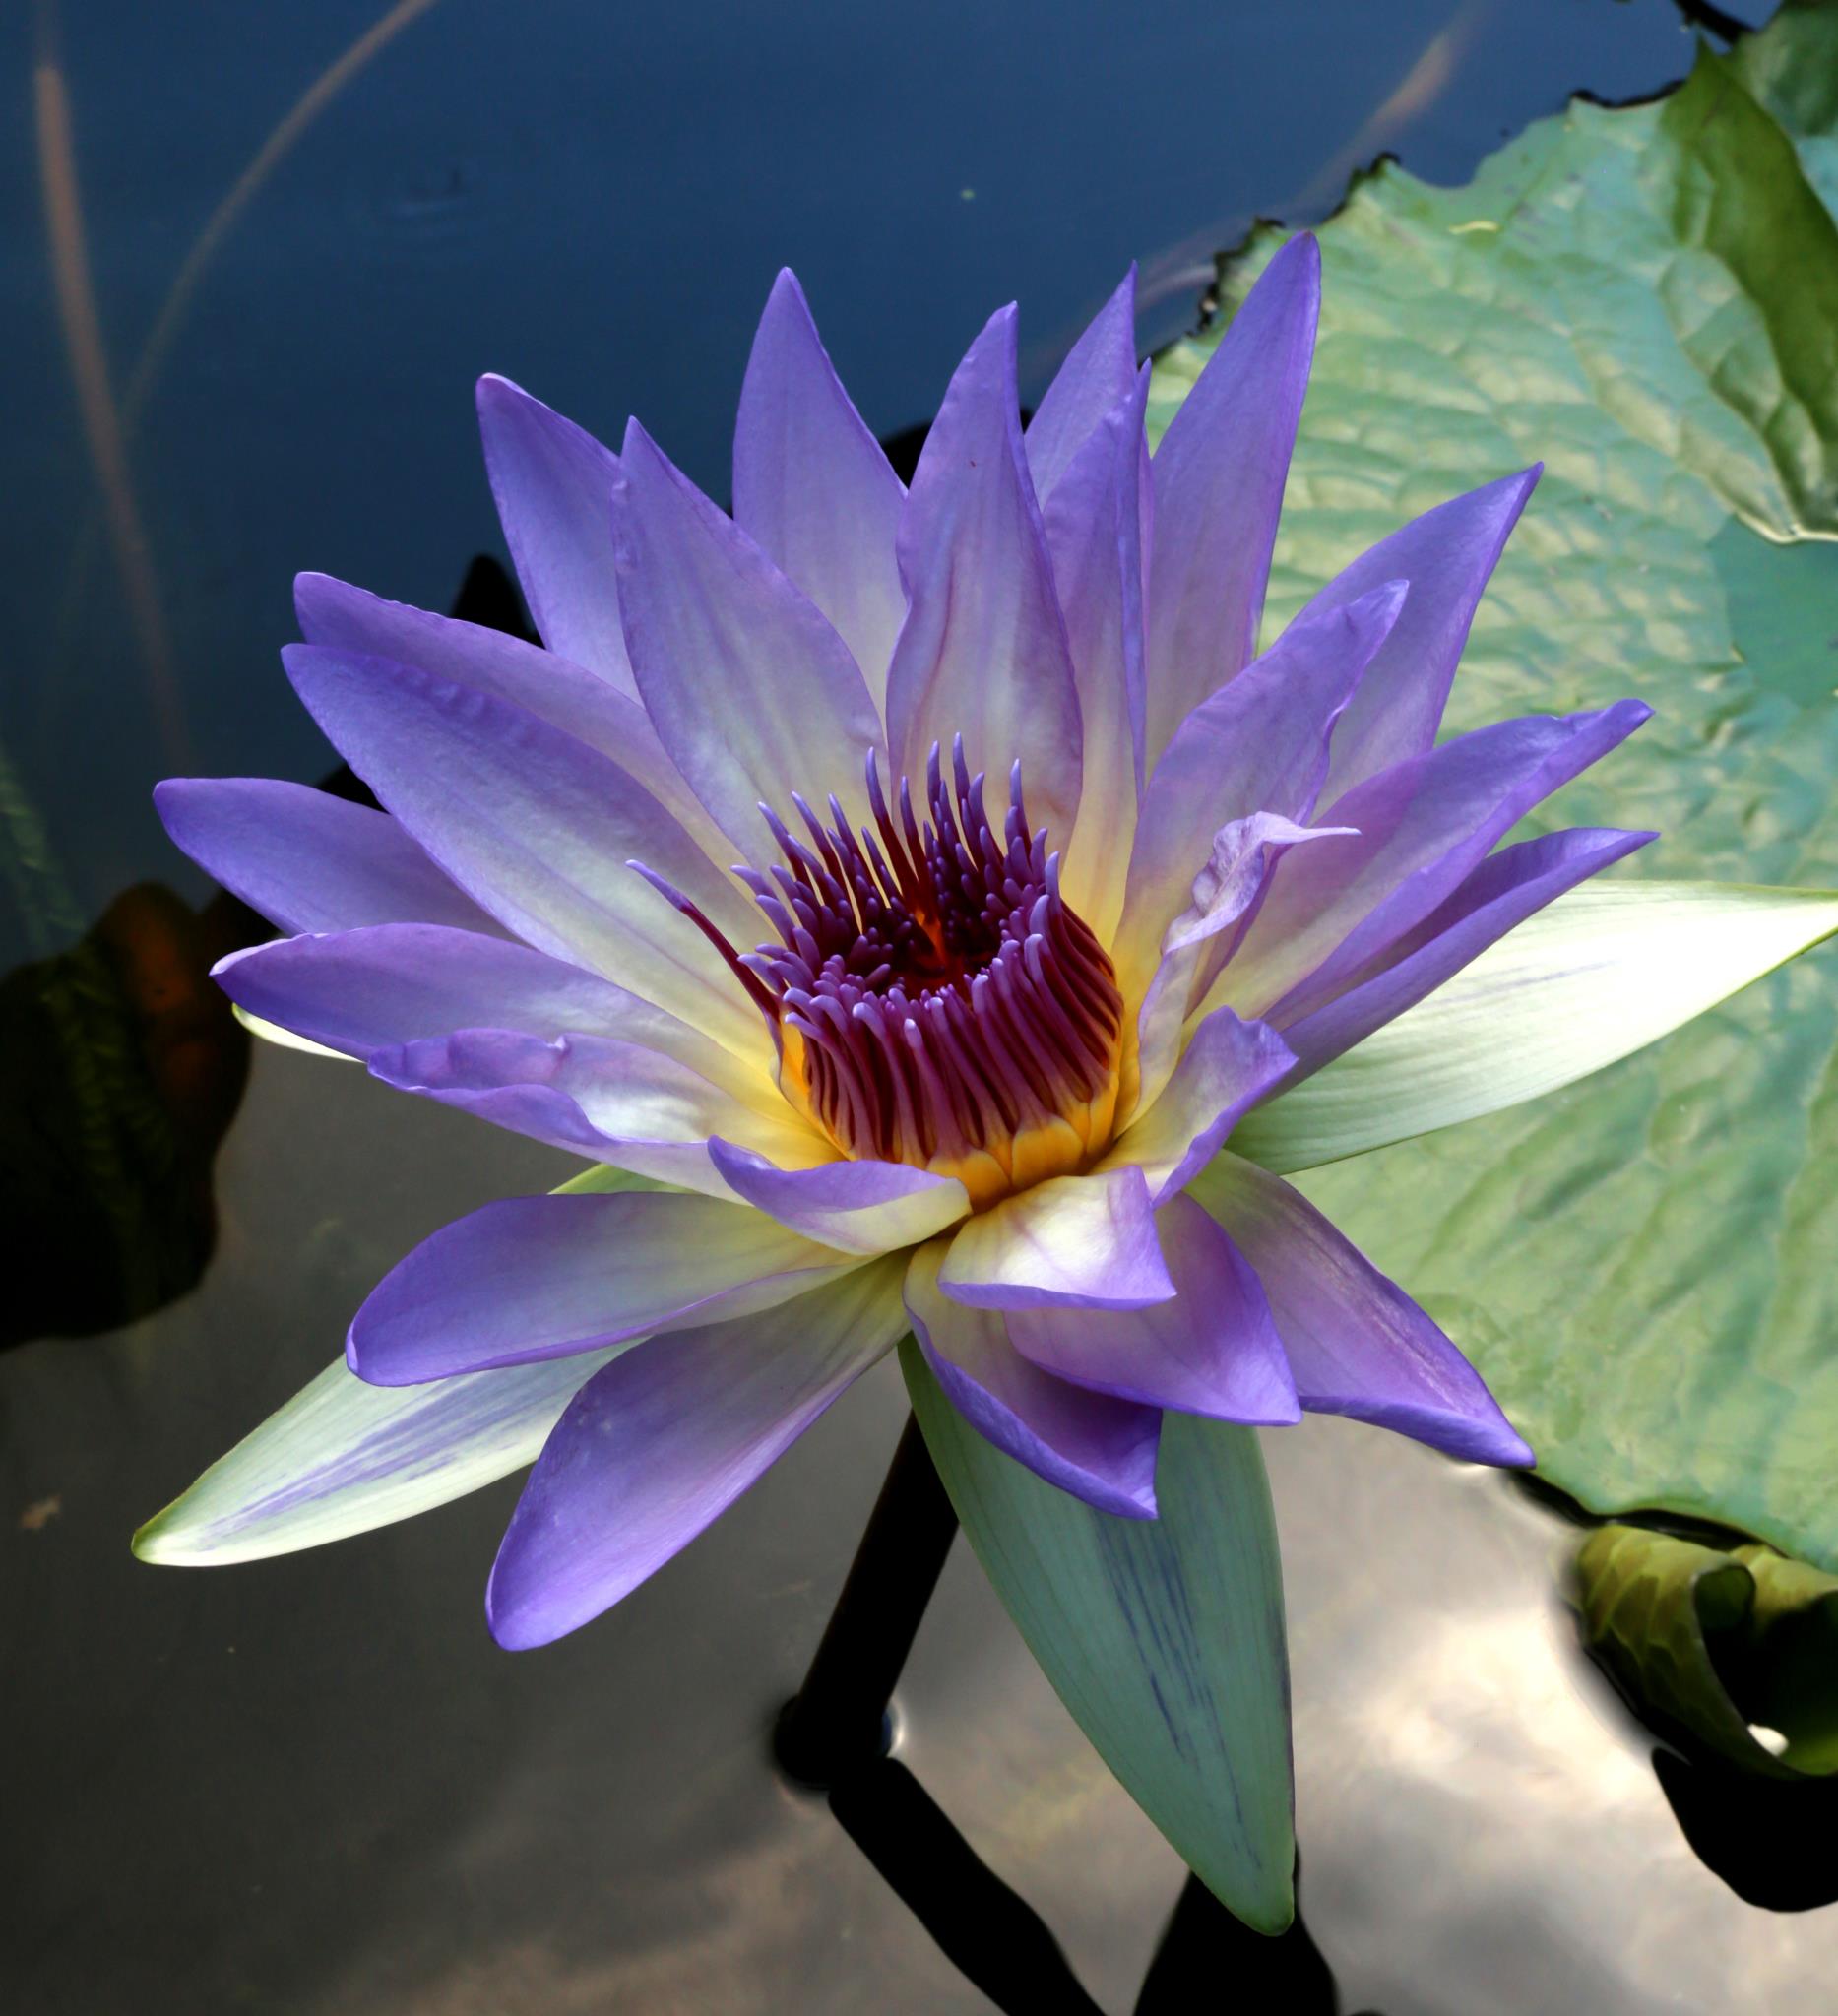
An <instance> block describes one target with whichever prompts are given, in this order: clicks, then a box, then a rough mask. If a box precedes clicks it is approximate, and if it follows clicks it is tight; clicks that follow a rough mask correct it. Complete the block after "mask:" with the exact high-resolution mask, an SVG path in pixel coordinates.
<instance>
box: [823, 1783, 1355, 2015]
mask: <svg viewBox="0 0 1838 2016" xmlns="http://www.w3.org/2000/svg"><path fill="white" fill-rule="evenodd" d="M830 1810H831V1812H833V1813H834V1814H835V1815H836V1818H837V1820H838V1822H839V1823H840V1825H841V1826H842V1828H843V1831H844V1832H845V1833H846V1834H847V1835H848V1836H849V1838H850V1839H851V1840H852V1841H853V1842H854V1843H855V1844H856V1847H857V1848H858V1849H860V1851H861V1852H862V1854H863V1855H864V1856H866V1857H867V1859H868V1860H869V1861H870V1862H872V1863H873V1865H874V1867H875V1869H876V1870H877V1871H878V1872H879V1873H880V1875H881V1876H882V1877H884V1878H885V1880H886V1882H887V1885H888V1887H889V1888H890V1889H891V1890H892V1891H893V1892H894V1894H895V1895H896V1896H897V1897H898V1898H899V1899H900V1901H901V1902H902V1903H903V1904H904V1905H905V1906H906V1907H907V1909H908V1910H909V1911H911V1912H912V1914H913V1915H914V1917H915V1918H917V1919H918V1920H919V1922H920V1924H922V1925H923V1926H924V1927H925V1929H926V1931H927V1932H929V1933H930V1934H931V1936H932V1938H933V1939H934V1940H936V1942H937V1944H938V1947H939V1950H940V1951H941V1952H942V1953H943V1954H944V1955H945V1957H946V1959H948V1960H949V1961H950V1962H951V1964H952V1965H953V1966H954V1967H955V1968H957V1970H958V1971H959V1972H960V1973H961V1974H962V1975H963V1976H964V1978H965V1980H966V1981H969V1982H971V1983H973V1984H974V1985H976V1986H977V1987H979V1988H981V1989H982V1992H983V1993H984V1994H985V1995H987V1996H988V1998H989V2000H990V2001H991V2002H993V2003H994V2004H995V2006H996V2007H997V2008H998V2009H1001V2010H1003V2011H1005V2012H1007V2016H1094V2012H1096V2011H1097V2009H1098V2004H1097V2003H1096V2002H1095V2001H1093V1999H1092V1998H1091V1996H1090V1995H1089V1994H1087V1992H1086V1991H1085V1989H1084V1987H1083V1986H1082V1985H1080V1983H1079V1981H1078V1978H1077V1977H1076V1976H1075V1975H1074V1974H1073V1972H1072V1968H1071V1966H1070V1964H1069V1963H1068V1962H1067V1960H1066V1957H1065V1955H1064V1953H1062V1952H1061V1951H1060V1948H1059V1943H1058V1941H1057V1940H1056V1939H1055V1938H1054V1937H1053V1935H1052V1933H1051V1931H1050V1930H1049V1929H1048V1928H1047V1926H1046V1923H1045V1922H1043V1921H1042V1919H1041V1918H1040V1916H1039V1914H1038V1913H1036V1912H1035V1910H1034V1908H1033V1907H1032V1906H1031V1905H1030V1904H1029V1903H1028V1902H1027V1901H1026V1900H1025V1899H1024V1898H1022V1897H1021V1896H1019V1895H1018V1894H1017V1893H1016V1892H1015V1891H1014V1890H1012V1889H1010V1888H1009V1886H1008V1885H1007V1884H1006V1883H1004V1882H1003V1881H1002V1879H1001V1877H999V1876H998V1875H996V1873H995V1872H994V1870H992V1869H991V1868H989V1866H988V1865H987V1864H986V1863H985V1862H984V1861H983V1860H982V1859H981V1858H980V1857H979V1856H978V1854H977V1852H976V1850H975V1849H973V1848H972V1847H971V1846H970V1844H969V1843H968V1842H967V1841H966V1840H965V1839H964V1837H963V1835H962V1834H960V1833H959V1832H958V1830H957V1828H956V1827H955V1826H954V1825H953V1824H952V1822H951V1820H950V1818H949V1816H948V1815H947V1814H946V1813H945V1812H944V1810H943V1809H942V1808H941V1807H940V1806H939V1805H938V1803H937V1801H936V1800H935V1799H933V1798H932V1796H931V1795H930V1794H929V1793H928V1792H926V1790H925V1788H924V1787H923V1786H922V1785H921V1784H920V1783H919V1780H918V1779H917V1778H916V1777H914V1775H913V1773H912V1772H911V1771H909V1770H908V1769H907V1767H906V1766H905V1765H904V1764H902V1763H901V1762H900V1760H899V1759H898V1758H897V1757H882V1758H879V1759H877V1760H876V1761H875V1762H873V1763H872V1764H869V1765H866V1766H864V1767H863V1768H862V1769H860V1770H858V1771H856V1772H854V1773H852V1774H851V1775H850V1776H849V1777H848V1778H847V1779H845V1780H844V1781H843V1783H842V1784H840V1785H838V1786H836V1787H834V1788H833V1789H832V1790H831V1793H830ZM1297 1880H1298V1886H1299V1883H1300V1868H1299V1866H1298V1870H1297ZM1227 1983H1229V1984H1230V1985H1231V1991H1232V1994H1233V1996H1234V1998H1235V2000H1236V2002H1237V2004H1238V2006H1240V2007H1243V2008H1246V2009H1273V2010H1274V2009H1280V2010H1282V2011H1283V2012H1284V2016H1340V2010H1341V2001H1340V1994H1339V1990H1338V1988H1337V1987H1336V1985H1335V1982H1334V1975H1333V1971H1332V1970H1331V1969H1330V1968H1329V1966H1328V1964H1327V1962H1326V1960H1324V1959H1323V1958H1322V1955H1321V1949H1320V1948H1319V1947H1318V1946H1317V1945H1316V1944H1315V1943H1314V1940H1313V1939H1312V1938H1311V1937H1310V1936H1309V1933H1308V1929H1307V1927H1306V1925H1305V1924H1304V1923H1303V1922H1302V1920H1301V1917H1300V1915H1299V1913H1298V1916H1297V1919H1296V1922H1294V1923H1293V1924H1292V1925H1291V1926H1290V1928H1289V1930H1288V1931H1286V1932H1284V1933H1282V1934H1281V1935H1280V1936H1279V1937H1277V1938H1267V1937H1265V1935H1264V1934H1263V1933H1261V1932H1255V1931H1252V1930H1251V1929H1250V1927H1249V1926H1247V1925H1244V1924H1241V1923H1240V1922H1238V1920H1236V1918H1234V1917H1233V1916H1232V1914H1231V1913H1230V1912H1229V1911H1228V1910H1227V1909H1226V1908H1225V1906H1224V1905H1222V1904H1221V1903H1220V1902H1219V1901H1218V1899H1217V1898H1215V1897H1214V1896H1213V1894H1212V1893H1211V1891H1209V1890H1208V1889H1207V1888H1206V1886H1205V1885H1204V1884H1203V1883H1202V1882H1201V1881H1200V1880H1199V1878H1198V1877H1197V1876H1189V1877H1188V1878H1187V1881H1186V1885H1185V1887H1184V1888H1183V1889H1182V1891H1181V1893H1180V1896H1179V1898H1178V1900H1177V1901H1176V1903H1175V1906H1174V1910H1173V1915H1172V1916H1171V1918H1170V1919H1169V1922H1168V1925H1167V1928H1166V1929H1165V1930H1164V1932H1163V1934H1162V1938H1161V1942H1160V1943H1159V1945H1158V1946H1157V1947H1156V1951H1155V1957H1154V1958H1153V1959H1152V1960H1151V1961H1150V1963H1149V1971H1148V1973H1147V1975H1146V1976H1145V1977H1144V1979H1143V1984H1142V1992H1141V1994H1140V1995H1139V1996H1138V1997H1137V2000H1136V2004H1135V2012H1136V2016H1185V2012H1188V2011H1191V2010H1194V2009H1200V2008H1205V2007H1208V2006H1211V2004H1212V2003H1213V2002H1214V2001H1216V2000H1217V1998H1218V1995H1219V1991H1220V1988H1221V1985H1222V1984H1227ZM1363 2016H1375V2012H1369V2011H1368V2012H1363Z"/></svg>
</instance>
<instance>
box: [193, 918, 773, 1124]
mask: <svg viewBox="0 0 1838 2016" xmlns="http://www.w3.org/2000/svg"><path fill="white" fill-rule="evenodd" d="M215 977H216V979H217V982H218V984H219V986H221V987H222V989H223V991H224V992H225V993H226V994H227V995H228V996H229V997H230V999H231V1000H232V1001H234V1002H235V1003H236V1004H237V1006H238V1007H240V1008H244V1009H246V1010H247V1011H248V1012H249V1013H250V1014H251V1015H254V1016H257V1017H259V1018H260V1019H261V1020H262V1021H264V1022H272V1023H275V1024H278V1025H279V1026H280V1027H281V1028H283V1029H287V1030H291V1031H292V1032H293V1033H294V1034H295V1035H296V1036H303V1037H305V1038H306V1039H307V1040H309V1041H311V1042H316V1043H322V1044H324V1045H325V1046H326V1047H327V1048H328V1049H334V1050H342V1051H344V1052H345V1053H346V1054H347V1055H349V1056H352V1057H362V1058H366V1059H367V1058H369V1057H372V1056H374V1055H375V1054H376V1052H378V1051H379V1050H390V1049H395V1048H396V1047H397V1046H398V1045H400V1044H403V1043H407V1042H412V1041H413V1040H415V1039H416V1038H419V1037H441V1036H446V1035H448V1034H450V1033H451V1032H452V1031H454V1030H456V1029H467V1028H471V1027H475V1026H478V1027H489V1028H493V1029H500V1030H520V1031H522V1032H523V1033H525V1034H526V1035H529V1036H536V1037H542V1038H549V1037H557V1036H562V1035H565V1034H568V1033H569V1032H579V1033H582V1034H586V1035H593V1036H603V1037H614V1038H617V1039H618V1040H621V1041H623V1042H631V1043H641V1044H643V1045H644V1046H645V1047H646V1048H647V1049H653V1050H657V1051H659V1052H661V1053H662V1054H663V1055H665V1056H666V1057H672V1058H674V1059H675V1060H676V1061H677V1062H678V1063H679V1064H683V1065H685V1066H687V1067H688V1069H690V1070H691V1071H695V1072H699V1073H700V1074H701V1075H702V1076H703V1077H705V1078H708V1079H711V1080H713V1082H714V1083H716V1084H717V1085H719V1086H721V1087H722V1088H723V1089H724V1090H725V1091H726V1092H728V1093H729V1095H731V1096H732V1097H733V1098H735V1099H738V1100H741V1101H743V1102H744V1103H748V1104H750V1105H752V1106H754V1107H755V1108H756V1109H759V1110H764V1111H769V1112H771V1111H780V1110H784V1109H786V1108H785V1102H784V1101H783V1100H782V1099H781V1098H780V1097H779V1095H778V1092H777V1090H776V1088H774V1087H773V1086H772V1085H771V1084H770V1083H769V1081H768V1080H767V1078H766V1076H765V1074H764V1072H761V1071H755V1070H752V1069H750V1068H749V1067H748V1066H746V1065H744V1064H742V1063H741V1062H740V1061H739V1060H738V1059H737V1058H735V1057H733V1056H732V1055H730V1054H729V1052H728V1051H727V1050H725V1049H723V1048H722V1046H721V1044H719V1043H717V1042H714V1041H712V1040H710V1039H709V1038H708V1037H706V1036H704V1035H703V1034H702V1033H701V1032H700V1031H699V1030H696V1029H692V1028H690V1026H689V1025H688V1024H687V1023H685V1022H680V1021H678V1020H677V1018H676V1017H675V1016H673V1015H669V1014H666V1013H665V1011H664V1010H663V1009H662V1008H655V1007H653V1006H652V1004H651V1003H650V1002H649V1001H641V1000H639V999H638V997H637V996H636V995H635V994H628V993H627V992H626V991H625V990H624V989H623V988H622V987H615V986H614V985H612V983H611V982H610V981H609V980H603V979H602V978H601V977H599V975H598V974H591V973H586V972H583V971H582V969H581V968H580V967H578V966H570V965H569V964H568V963H567V962H566V961H564V960H560V959H551V958H549V956H548V955H547V954H546V953H543V952H536V951H533V950H532V949H531V948H530V947H529V946H528V945H518V944H515V943H513V942H511V941H510V940H508V939H503V938H485V937H481V936H479V935H478V934H476V933H475V932H472V931H454V930H448V929H444V928H442V927H441V926H439V925H435V924H385V925H379V926H378V927H376V928H375V929H372V930H362V931H340V932H336V933H333V934H331V935H329V936H325V937H302V938H286V939H283V940H282V941H281V942H280V943H278V944H273V945H255V946H251V947H250V948H249V949H248V950H247V951H245V952H233V953H231V954H230V956H229V957H228V958H227V959H224V960H221V961H220V962H219V963H218V966H217V968H216V969H215Z"/></svg>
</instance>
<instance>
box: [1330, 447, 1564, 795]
mask: <svg viewBox="0 0 1838 2016" xmlns="http://www.w3.org/2000/svg"><path fill="white" fill-rule="evenodd" d="M1543 467H1544V465H1543V464H1542V463H1541V464H1540V465H1538V466H1537V467H1536V468H1533V469H1528V470H1522V471H1521V472H1520V473H1518V474H1517V475H1512V476H1506V477H1504V478H1503V479H1502V480H1501V481H1499V482H1494V483H1489V484H1487V485H1486V487H1485V488H1483V489H1479V490H1471V491H1469V493H1468V494H1467V496H1465V497H1457V498H1455V499H1453V500H1452V501H1451V502H1450V503H1447V504H1439V505H1437V507H1436V508H1435V509H1434V510H1433V511H1426V512H1425V513H1424V515H1423V517H1421V518H1418V519H1414V520H1413V521H1412V522H1411V523H1410V524H1409V525H1407V526H1405V527H1404V528H1403V530H1402V531H1400V532H1394V533H1393V534H1392V535H1391V536H1390V537H1389V538H1386V539H1381V540H1380V541H1379V542H1378V544H1377V545H1375V546H1373V547H1371V548H1370V549H1369V550H1368V551H1366V552H1364V553H1362V554H1361V556H1360V557H1359V559H1357V560H1356V561H1354V563H1353V564H1352V566H1350V567H1348V568H1347V569H1346V570H1345V571H1344V572H1343V573H1341V574H1340V575H1338V576H1337V577H1336V578H1335V579H1334V580H1333V581H1330V582H1329V583H1328V585H1327V586H1326V587H1325V588H1324V589H1322V591H1321V592H1320V594H1319V595H1317V596H1316V597H1315V599H1313V600H1312V601H1311V602H1310V603H1309V604H1308V607H1307V608H1306V609H1304V610H1303V611H1302V614H1303V615H1304V616H1306V615H1308V614H1309V613H1310V612H1311V611H1316V610H1324V609H1330V608H1339V607H1341V606H1343V605H1344V604H1345V603H1347V602H1350V601H1352V600H1353V599H1355V598H1356V597H1359V596H1362V595H1364V594H1366V593H1367V592H1368V591H1369V590H1371V589H1374V588H1376V587H1377V586H1378V585H1379V584H1380V583H1381V582H1385V581H1408V582H1409V583H1410V584H1411V594H1410V599H1409V600H1408V601H1407V602H1406V603H1405V605H1404V612H1403V614H1402V615H1401V616H1400V617H1399V618H1398V622H1397V626H1396V628H1395V629H1394V630H1393V631H1392V633H1391V635H1390V636H1389V637H1388V638H1386V640H1385V642H1384V645H1383V647H1382V648H1381V649H1380V651H1379V652H1378V654H1377V656H1376V657H1375V658H1374V659H1373V660H1372V662H1371V663H1370V664H1369V665H1368V666H1367V667H1366V672H1365V676H1364V678H1363V679H1362V680H1361V681H1360V690H1359V692H1358V693H1356V694H1355V695H1354V698H1353V704H1352V705H1351V706H1350V707H1349V708H1348V709H1347V712H1346V714H1345V715H1344V716H1342V718H1341V720H1340V723H1339V725H1337V726H1336V727H1335V729H1334V757H1333V765H1332V768H1331V769H1330V771H1329V773H1328V783H1327V786H1326V792H1327V795H1328V796H1329V797H1331V798H1332V797H1339V796H1340V795H1341V793H1342V792H1343V791H1348V790H1351V789H1352V788H1353V787H1354V786H1355V785H1356V784H1362V783H1363V782H1364V780H1365V779H1366V778H1368V777H1371V776H1374V775H1375V774H1376V773H1377V772H1379V771H1381V770H1387V769H1389V768H1390V767H1391V765H1393V764H1394V763H1402V762H1404V761H1405V760H1406V758H1408V757H1411V756H1421V755H1422V754H1423V753H1424V751H1425V750H1426V749H1427V748H1429V747H1430V746H1431V745H1432V744H1433V743H1434V741H1435V738H1436V729H1437V727H1438V726H1439V725H1441V721H1442V708H1443V704H1444V702H1445V701H1446V700H1447V699H1448V694H1449V684H1450V682H1451V681H1452V680H1453V679H1454V677H1455V667H1456V665H1457V663H1459V662H1460V660H1461V655H1462V648H1463V646H1464V645H1465V644H1466V643H1467V642H1468V628H1469V625H1470V624H1471V623H1472V622H1473V621H1474V612H1475V609H1476V606H1477V605H1478V604H1479V602H1480V600H1481V598H1482V596H1483V594H1484V593H1485V592H1486V590H1487V585H1488V581H1489V577H1490V576H1491V575H1492V572H1493V566H1494V563H1495V562H1496V561H1497V560H1498V558H1499V555H1500V549H1501V548H1502V547H1503V546H1504V545H1505V543H1506V540H1507V537H1508V536H1510V534H1511V532H1512V529H1513V527H1514V526H1515V525H1516V524H1518V522H1519V514H1520V512H1522V511H1523V510H1524V509H1525V501H1526V499H1527V498H1528V497H1529V496H1530V495H1531V494H1532V486H1533V484H1534V483H1536V482H1537V481H1538V478H1539V475H1540V474H1541V473H1542V471H1543Z"/></svg>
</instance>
